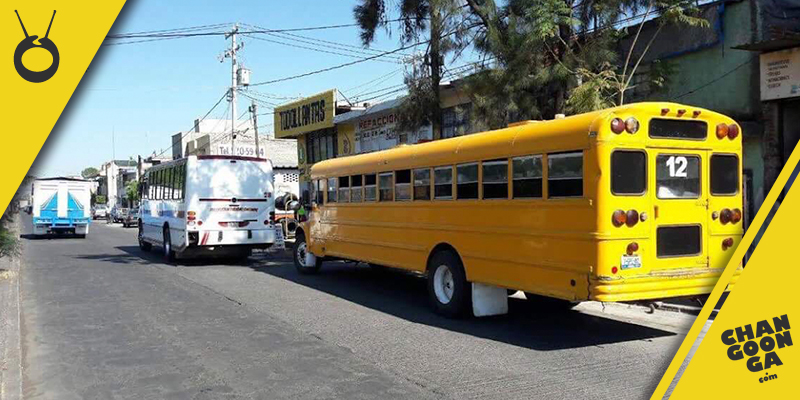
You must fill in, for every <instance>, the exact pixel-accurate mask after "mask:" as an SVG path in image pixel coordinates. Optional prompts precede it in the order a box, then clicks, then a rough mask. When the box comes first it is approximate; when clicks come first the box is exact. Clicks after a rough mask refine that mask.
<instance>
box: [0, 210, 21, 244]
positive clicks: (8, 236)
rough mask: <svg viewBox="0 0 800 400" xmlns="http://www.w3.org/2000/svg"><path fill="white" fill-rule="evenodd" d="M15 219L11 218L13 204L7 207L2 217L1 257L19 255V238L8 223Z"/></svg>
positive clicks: (0, 233) (0, 228) (0, 235)
mask: <svg viewBox="0 0 800 400" xmlns="http://www.w3.org/2000/svg"><path fill="white" fill-rule="evenodd" d="M13 222H14V221H13V220H12V218H11V206H9V207H8V208H7V209H6V212H5V214H3V216H2V217H0V257H13V256H17V255H19V252H20V244H19V238H17V235H16V234H14V233H13V232H12V231H11V230H10V229H8V225H9V224H11V223H13Z"/></svg>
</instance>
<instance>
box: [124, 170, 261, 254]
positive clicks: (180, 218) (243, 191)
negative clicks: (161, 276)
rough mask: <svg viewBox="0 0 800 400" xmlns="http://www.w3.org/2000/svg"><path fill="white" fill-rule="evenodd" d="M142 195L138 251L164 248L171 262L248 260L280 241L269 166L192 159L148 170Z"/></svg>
mask: <svg viewBox="0 0 800 400" xmlns="http://www.w3.org/2000/svg"><path fill="white" fill-rule="evenodd" d="M140 193H141V205H140V207H139V210H140V211H139V212H140V215H139V247H141V248H142V250H150V249H151V248H152V246H153V245H156V246H160V247H161V248H162V249H163V251H164V257H165V258H166V259H167V260H168V261H172V260H174V259H175V258H188V257H192V256H200V257H203V256H225V257H240V258H245V257H248V256H249V255H250V253H251V251H252V249H254V248H268V247H270V246H272V245H273V244H274V243H275V241H276V229H275V226H274V218H275V199H274V196H273V181H272V163H271V162H270V161H268V160H265V159H262V158H251V157H237V156H189V157H186V158H182V159H179V160H175V161H170V162H167V163H163V164H159V165H156V166H153V167H152V168H150V169H149V170H147V172H146V173H145V175H144V177H143V178H142V182H141V185H140Z"/></svg>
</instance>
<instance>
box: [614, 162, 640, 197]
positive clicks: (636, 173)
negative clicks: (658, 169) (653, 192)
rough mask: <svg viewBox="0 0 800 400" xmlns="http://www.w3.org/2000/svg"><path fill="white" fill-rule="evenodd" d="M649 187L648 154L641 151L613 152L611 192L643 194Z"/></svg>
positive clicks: (617, 193)
mask: <svg viewBox="0 0 800 400" xmlns="http://www.w3.org/2000/svg"><path fill="white" fill-rule="evenodd" d="M646 187H647V156H646V155H645V154H644V153H643V152H641V151H615V152H614V153H613V154H611V192H612V193H614V194H616V195H620V194H622V195H625V194H643V193H644V191H645V188H646Z"/></svg>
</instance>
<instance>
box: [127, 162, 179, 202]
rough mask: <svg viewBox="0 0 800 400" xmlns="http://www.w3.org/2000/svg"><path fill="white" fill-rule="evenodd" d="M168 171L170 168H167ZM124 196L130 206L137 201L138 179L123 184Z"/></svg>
mask: <svg viewBox="0 0 800 400" xmlns="http://www.w3.org/2000/svg"><path fill="white" fill-rule="evenodd" d="M167 171H170V170H167ZM125 196H126V197H127V199H128V201H129V202H130V204H131V206H133V204H134V203H135V202H137V201H139V181H138V180H132V181H130V182H128V183H126V184H125Z"/></svg>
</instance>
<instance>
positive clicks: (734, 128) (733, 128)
mask: <svg viewBox="0 0 800 400" xmlns="http://www.w3.org/2000/svg"><path fill="white" fill-rule="evenodd" d="M737 136H739V125H736V124H731V125H730V126H729V127H728V139H731V140H733V139H736V137H737Z"/></svg>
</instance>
